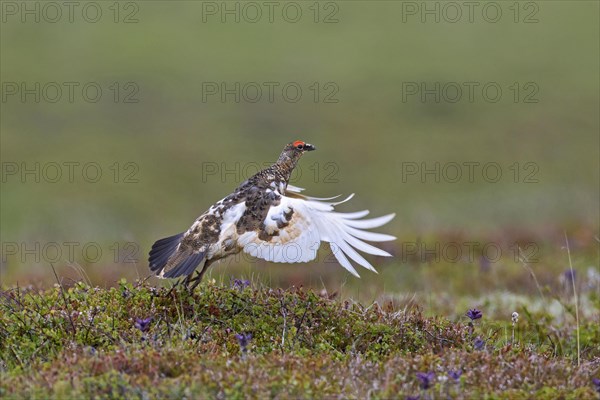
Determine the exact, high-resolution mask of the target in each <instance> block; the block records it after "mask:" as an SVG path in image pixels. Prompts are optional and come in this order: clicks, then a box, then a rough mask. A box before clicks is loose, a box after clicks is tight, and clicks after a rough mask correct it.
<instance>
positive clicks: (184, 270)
mask: <svg viewBox="0 0 600 400" xmlns="http://www.w3.org/2000/svg"><path fill="white" fill-rule="evenodd" d="M205 255H206V253H205V252H201V253H192V254H190V255H189V256H187V257H186V258H185V259H184V260H183V261H181V262H180V263H179V264H177V266H175V267H173V268H171V269H170V270H168V271H166V272H165V273H164V274H163V277H164V278H176V277H178V276H182V275H190V274H192V273H193V272H194V270H195V269H196V267H197V266H198V265H199V264H200V263H201V262H202V260H203V259H204V256H205Z"/></svg>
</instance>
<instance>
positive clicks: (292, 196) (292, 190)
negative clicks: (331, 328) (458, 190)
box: [148, 140, 396, 289]
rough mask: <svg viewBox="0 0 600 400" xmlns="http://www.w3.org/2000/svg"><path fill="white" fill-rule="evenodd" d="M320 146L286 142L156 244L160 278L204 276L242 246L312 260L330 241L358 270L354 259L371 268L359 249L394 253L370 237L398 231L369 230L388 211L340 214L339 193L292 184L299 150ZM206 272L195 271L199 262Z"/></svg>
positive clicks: (270, 255)
mask: <svg viewBox="0 0 600 400" xmlns="http://www.w3.org/2000/svg"><path fill="white" fill-rule="evenodd" d="M312 150H315V147H314V146H313V145H311V144H308V143H304V142H303V141H300V140H297V141H295V142H293V143H290V144H288V145H287V146H285V148H284V149H283V152H282V153H281V155H280V156H279V159H278V160H277V162H276V163H275V164H273V165H271V166H270V167H268V168H266V169H264V170H262V171H260V172H258V173H257V174H256V175H254V176H252V177H251V178H250V179H248V180H247V181H245V182H244V183H242V184H241V185H240V186H239V187H238V188H237V189H235V191H234V192H233V193H232V194H230V195H229V196H227V197H225V198H224V199H222V200H220V201H218V202H217V203H216V204H214V205H213V206H212V207H210V208H209V209H208V211H206V212H205V213H204V214H202V215H201V216H200V217H198V219H196V221H195V222H194V223H193V224H192V226H191V227H190V228H189V229H188V230H187V231H186V232H184V233H180V234H177V235H174V236H170V237H167V238H164V239H160V240H158V241H156V242H155V243H154V245H153V246H152V250H151V251H150V258H149V259H148V261H149V264H150V269H151V270H152V271H153V272H154V273H156V274H157V275H158V276H159V277H161V278H176V277H179V276H186V279H185V281H184V282H185V284H186V286H188V285H189V284H190V283H191V282H193V281H195V282H196V283H195V284H194V285H193V286H192V289H193V288H194V287H195V286H197V285H198V283H200V280H201V279H202V276H203V275H204V273H205V272H206V270H207V269H208V267H209V266H210V265H211V264H212V263H213V262H215V261H217V260H221V259H224V258H225V257H227V256H230V255H233V254H236V253H239V252H241V251H244V252H246V253H248V254H250V255H251V256H253V257H257V258H261V259H264V260H267V261H272V262H277V263H296V262H308V261H311V260H314V259H315V258H316V256H317V250H318V248H319V246H320V244H321V242H328V243H329V244H330V246H331V251H332V253H333V254H334V255H335V257H336V259H337V260H338V262H339V263H340V264H341V265H342V267H344V268H345V269H347V270H348V271H349V272H350V273H352V275H355V276H357V277H358V276H359V275H358V273H357V272H356V270H355V269H354V267H353V266H352V263H351V262H350V260H349V259H348V258H350V259H351V260H353V261H354V262H356V263H357V264H359V265H361V266H363V267H364V268H366V269H369V270H371V271H373V272H377V271H375V269H374V268H373V266H372V265H371V264H370V263H369V262H368V261H367V260H366V259H365V258H364V257H363V256H361V255H360V254H359V253H358V252H357V251H356V250H360V251H362V252H364V253H368V254H373V255H378V256H386V257H390V256H391V255H390V254H389V253H387V252H386V251H383V250H381V249H379V248H377V247H374V246H372V245H370V244H368V243H365V242H364V240H367V241H370V242H384V241H388V240H394V239H396V238H395V237H393V236H390V235H386V234H382V233H374V232H369V231H366V230H365V229H371V228H377V227H380V226H382V225H384V224H386V223H388V222H389V221H391V220H392V219H393V218H394V215H395V214H388V215H384V216H382V217H378V218H371V219H362V218H363V217H364V216H366V215H367V214H368V213H369V211H367V210H365V211H358V212H352V213H339V212H335V211H334V206H336V205H338V204H341V203H344V202H346V201H348V200H350V199H351V198H352V196H353V195H350V196H348V197H347V198H346V199H345V200H342V201H337V202H334V201H332V200H334V199H336V198H337V197H339V196H335V197H330V198H316V197H309V196H305V195H302V194H301V191H302V190H304V189H301V188H298V187H295V186H292V185H290V184H288V181H289V179H290V176H291V174H292V171H293V170H294V168H295V167H296V164H297V163H298V160H299V159H300V157H301V156H302V155H303V154H304V153H305V152H307V151H312ZM198 267H200V272H199V273H198V275H197V276H196V277H192V276H193V274H194V271H196V268H198Z"/></svg>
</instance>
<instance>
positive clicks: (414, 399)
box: [404, 394, 421, 400]
mask: <svg viewBox="0 0 600 400" xmlns="http://www.w3.org/2000/svg"><path fill="white" fill-rule="evenodd" d="M420 398H421V396H419V395H418V394H417V395H415V396H406V398H405V399H404V400H419V399H420Z"/></svg>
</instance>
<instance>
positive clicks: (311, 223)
mask: <svg viewBox="0 0 600 400" xmlns="http://www.w3.org/2000/svg"><path fill="white" fill-rule="evenodd" d="M301 190H302V189H300V188H296V187H292V188H291V189H290V185H288V189H287V191H288V194H289V196H281V202H280V203H279V204H278V205H277V206H272V207H271V208H270V209H269V212H268V214H267V216H266V218H265V220H264V221H263V226H262V227H261V228H262V229H261V230H260V231H247V232H245V233H243V234H242V235H240V236H239V237H238V245H239V246H240V247H242V248H243V251H245V252H246V253H248V254H250V255H251V256H253V257H258V258H261V259H264V260H267V261H273V262H281V263H295V262H308V261H311V260H314V259H315V257H316V255H317V250H318V248H319V246H320V244H321V242H322V241H323V242H328V243H329V244H330V247H331V251H332V253H333V254H334V255H335V257H336V259H337V260H338V261H339V263H340V264H341V265H342V266H343V267H344V268H345V269H347V270H348V271H350V272H351V273H352V274H353V275H355V276H357V277H358V276H359V275H358V273H357V272H356V270H355V269H354V267H353V266H352V263H351V262H350V260H349V259H348V258H350V259H351V260H352V261H354V262H356V263H357V264H359V265H361V266H363V267H364V268H367V269H369V270H371V271H374V272H377V271H375V269H374V268H373V266H372V265H371V264H370V263H369V262H368V261H367V260H365V258H364V257H363V256H361V255H360V254H359V253H358V252H357V250H359V251H362V252H364V253H367V254H373V255H378V256H385V257H391V254H389V253H387V252H386V251H383V250H381V249H379V248H377V247H374V246H372V245H370V244H368V243H366V242H365V240H366V241H370V242H384V241H389V240H394V239H396V238H395V237H394V236H391V235H386V234H382V233H374V232H369V231H367V230H365V229H371V228H377V227H380V226H382V225H384V224H386V223H388V222H389V221H391V220H392V219H393V218H394V216H395V214H388V215H384V216H382V217H378V218H370V219H361V218H363V217H365V216H366V215H367V214H369V211H367V210H365V211H359V212H353V213H338V212H335V211H334V207H335V206H336V205H338V204H341V203H344V202H346V201H348V200H350V199H351V198H352V197H353V196H354V195H350V196H348V197H347V198H346V199H345V200H343V201H340V202H331V201H330V200H332V199H334V198H335V197H333V198H328V199H319V198H315V197H308V196H304V195H300V194H299V192H300V191H301ZM290 192H291V193H290ZM336 197H338V196H336Z"/></svg>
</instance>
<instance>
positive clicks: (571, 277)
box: [563, 269, 577, 283]
mask: <svg viewBox="0 0 600 400" xmlns="http://www.w3.org/2000/svg"><path fill="white" fill-rule="evenodd" d="M563 276H564V277H565V282H567V283H573V281H575V279H577V271H575V270H574V269H568V270H566V271H565V272H563Z"/></svg>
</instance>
